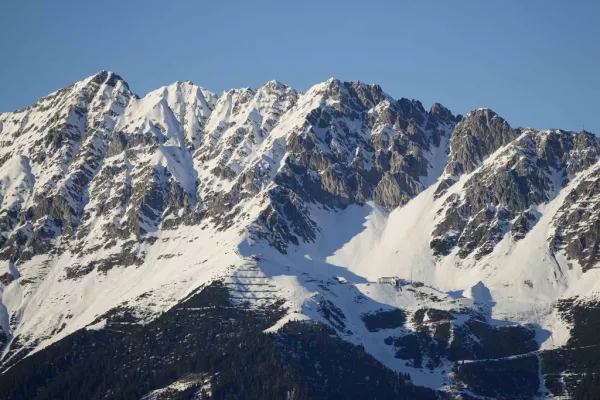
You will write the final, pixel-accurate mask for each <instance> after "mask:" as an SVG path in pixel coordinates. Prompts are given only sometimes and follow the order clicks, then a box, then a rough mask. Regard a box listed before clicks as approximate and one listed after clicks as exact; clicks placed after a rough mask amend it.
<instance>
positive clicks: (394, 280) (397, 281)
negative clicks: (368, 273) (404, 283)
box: [377, 276, 400, 286]
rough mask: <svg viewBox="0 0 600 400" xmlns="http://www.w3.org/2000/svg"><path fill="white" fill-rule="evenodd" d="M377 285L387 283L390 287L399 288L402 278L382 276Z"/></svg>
mask: <svg viewBox="0 0 600 400" xmlns="http://www.w3.org/2000/svg"><path fill="white" fill-rule="evenodd" d="M377 283H380V284H382V283H387V284H388V285H394V286H399V284H400V278H398V277H397V276H382V277H381V278H378V279H377Z"/></svg>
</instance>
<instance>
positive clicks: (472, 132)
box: [446, 108, 517, 176]
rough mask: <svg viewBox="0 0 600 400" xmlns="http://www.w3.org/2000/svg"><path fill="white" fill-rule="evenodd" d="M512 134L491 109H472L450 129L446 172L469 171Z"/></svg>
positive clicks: (513, 136)
mask: <svg viewBox="0 0 600 400" xmlns="http://www.w3.org/2000/svg"><path fill="white" fill-rule="evenodd" d="M516 137H517V133H516V132H515V131H513V130H512V129H511V127H510V125H509V124H508V122H506V121H505V120H504V119H502V118H501V117H500V116H498V115H497V114H496V113H495V112H493V111H492V110H489V109H485V108H482V109H478V110H476V111H473V112H472V113H470V114H469V115H467V116H466V117H464V118H463V119H462V121H461V122H460V123H459V124H458V125H457V126H456V128H455V130H454V132H452V139H451V141H450V148H451V149H452V151H451V153H450V157H449V159H448V165H447V166H446V172H447V173H448V174H450V175H454V176H458V175H461V174H464V173H467V174H468V173H471V172H473V171H474V170H475V169H476V168H477V167H478V166H479V164H481V162H482V161H483V160H484V159H485V158H486V157H487V156H489V155H490V154H492V153H493V152H494V151H496V150H497V149H499V148H500V147H502V146H505V145H507V144H508V143H510V142H512V141H513V140H514V139H515V138H516Z"/></svg>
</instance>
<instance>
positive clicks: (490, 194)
mask: <svg viewBox="0 0 600 400" xmlns="http://www.w3.org/2000/svg"><path fill="white" fill-rule="evenodd" d="M468 118H469V117H466V118H465V120H468ZM494 118H496V119H497V118H498V117H494ZM465 120H463V122H461V123H460V124H459V125H458V126H457V127H456V130H455V132H454V133H456V131H459V132H460V133H462V130H463V128H464V127H462V124H463V123H464V122H465ZM502 125H503V124H502ZM515 134H518V139H516V140H514V141H513V142H511V143H510V145H509V146H507V147H506V149H504V150H502V151H501V152H499V153H498V154H497V155H495V157H494V159H493V160H492V161H490V162H489V163H487V164H486V165H484V166H483V167H481V168H480V169H478V171H477V172H475V174H474V175H473V176H471V177H470V178H469V180H468V181H467V183H466V184H465V186H464V189H463V191H462V192H461V193H455V194H452V195H449V196H448V197H447V199H446V207H445V210H442V213H443V215H442V218H441V219H440V222H439V223H438V224H437V225H436V227H435V229H434V231H433V239H432V241H431V248H432V249H433V251H434V254H438V255H447V254H449V253H450V252H451V251H452V249H453V248H454V247H455V246H457V247H458V255H459V256H460V257H462V258H465V257H467V256H469V255H470V254H471V253H474V255H475V257H476V258H481V257H482V256H483V255H486V254H489V253H490V252H491V251H492V250H493V249H494V247H495V245H496V244H497V243H498V242H499V241H500V240H502V238H503V237H504V235H505V234H507V233H508V232H511V234H512V237H513V239H514V240H520V239H522V238H523V237H525V235H526V234H527V232H529V230H530V229H531V228H532V227H533V225H535V223H536V219H537V217H536V211H535V207H536V206H537V205H539V204H541V203H545V202H548V201H550V200H551V199H553V198H554V196H555V195H556V193H558V191H559V190H561V189H562V187H563V186H564V184H566V183H567V182H568V179H569V176H570V174H572V172H571V171H575V170H577V169H579V168H586V166H587V167H589V166H590V165H592V164H593V163H594V162H596V161H597V152H598V150H597V149H598V142H597V140H596V139H595V137H589V136H588V135H587V134H586V133H580V134H574V133H571V132H565V131H560V130H550V131H539V132H538V131H534V130H517V131H516V133H515ZM453 137H454V136H453ZM582 142H583V143H586V150H585V151H584V152H583V154H582V145H581V143H582ZM498 143H501V142H498ZM453 151H454V149H453ZM582 155H583V157H582ZM453 159H456V157H454V156H453V154H452V153H451V155H450V160H453ZM449 165H450V164H449ZM456 165H464V164H462V163H459V164H456ZM469 165H472V164H469ZM454 171H455V170H454ZM442 183H443V182H442ZM444 191H445V189H444ZM442 193H443V191H442ZM565 207H567V206H565Z"/></svg>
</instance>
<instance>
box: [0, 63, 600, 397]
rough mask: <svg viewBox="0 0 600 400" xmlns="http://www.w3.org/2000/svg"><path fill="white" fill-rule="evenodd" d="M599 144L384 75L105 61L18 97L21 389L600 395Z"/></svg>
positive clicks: (13, 253)
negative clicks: (206, 71) (171, 79)
mask: <svg viewBox="0 0 600 400" xmlns="http://www.w3.org/2000/svg"><path fill="white" fill-rule="evenodd" d="M599 158H600V140H599V139H598V137H597V136H595V135H594V134H593V133H590V132H587V131H581V132H571V131H566V130H561V129H550V130H536V129H533V128H523V127H519V128H515V127H512V126H511V125H510V124H509V123H508V122H507V121H506V120H504V119H503V118H502V117H501V116H499V115H498V114H496V113H495V112H493V111H492V110H490V109H485V108H482V109H477V110H474V111H472V112H471V113H469V114H468V115H464V116H462V115H454V114H453V113H452V112H451V111H450V110H448V109H447V108H445V107H444V106H442V105H441V104H438V103H435V104H433V105H432V106H431V107H430V108H429V109H426V108H425V107H424V106H423V104H422V103H421V102H419V101H417V100H409V99H405V98H402V99H399V100H397V99H394V98H392V97H391V96H389V95H387V94H386V93H385V92H384V91H383V89H382V88H381V87H380V86H378V85H373V84H365V83H362V82H342V81H339V80H337V79H330V80H328V81H325V82H322V83H319V84H316V85H315V86H313V87H312V88H310V89H309V90H308V91H307V92H306V93H302V92H299V91H296V90H294V89H293V88H291V87H289V86H286V85H284V84H282V83H280V82H277V81H270V82H267V83H266V84H264V85H263V86H262V87H260V88H258V89H250V88H242V89H232V90H229V91H226V92H223V93H222V94H220V95H217V94H215V93H212V92H210V91H208V90H206V89H204V88H202V87H200V86H197V85H195V84H193V83H192V82H189V81H188V82H176V83H174V84H172V85H169V86H165V87H162V88H159V89H157V90H155V91H152V92H150V93H148V94H147V95H145V96H144V97H142V98H140V97H139V96H137V95H136V94H135V93H133V92H132V91H131V90H130V88H129V86H128V84H127V83H126V82H125V81H124V80H123V79H122V78H121V77H120V76H118V75H117V74H115V73H113V72H110V71H101V72H99V73H98V74H96V75H94V76H91V77H89V78H87V79H85V80H83V81H80V82H77V83H75V84H73V85H71V86H69V87H67V88H64V89H61V90H58V91H57V92H54V93H52V94H50V95H48V96H46V97H44V98H42V99H40V100H39V101H37V102H36V103H35V104H33V105H31V106H29V107H27V108H25V109H21V110H17V111H14V112H9V113H2V114H0V293H1V302H0V349H2V352H1V353H0V354H1V358H0V397H2V398H11V399H33V398H36V399H44V398H48V399H52V398H65V399H66V398H74V399H81V398H127V399H129V398H132V399H133V398H137V399H142V398H143V399H183V398H223V399H233V398H287V399H304V398H402V399H404V398H406V399H412V398H415V399H421V398H432V399H435V398H440V399H446V398H462V399H481V398H498V399H520V398H522V399H533V398H537V399H545V398H573V399H595V398H598V396H600V339H599V338H598V336H597V334H596V332H597V331H596V329H597V326H599V327H600V322H599V321H600V300H599V296H598V293H599V290H600V275H599V274H600V272H599V269H598V267H599V266H600V160H599ZM596 275H599V276H596ZM382 278H385V279H382Z"/></svg>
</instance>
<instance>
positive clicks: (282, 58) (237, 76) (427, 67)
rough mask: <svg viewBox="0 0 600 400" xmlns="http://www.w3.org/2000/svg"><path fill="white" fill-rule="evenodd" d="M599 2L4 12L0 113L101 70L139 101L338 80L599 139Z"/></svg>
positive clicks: (75, 6)
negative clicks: (159, 91) (170, 91)
mask: <svg viewBox="0 0 600 400" xmlns="http://www.w3.org/2000/svg"><path fill="white" fill-rule="evenodd" d="M599 20H600V1H598V0H588V1H586V0H573V1H567V0H525V1H522V0H503V1H481V0H477V1H475V0H472V1H471V0H459V1H447V0H444V1H426V0H412V1H366V0H365V1H351V0H346V1H327V0H321V1H288V0H280V1H260V0H246V1H224V0H221V1H216V0H215V1H184V0H171V1H165V0H162V1H155V0H145V1H133V0H119V1H113V0H108V1H107V0H103V1H97V2H91V1H82V0H53V1H42V0H39V1H33V0H13V1H5V2H3V4H2V7H1V8H0V111H10V110H13V109H16V108H20V107H23V106H26V105H29V104H31V103H33V102H34V101H35V100H36V99H37V98H39V97H41V96H43V95H45V94H47V93H49V92H52V91H54V90H56V89H59V88H61V87H64V86H66V85H68V84H70V83H72V82H74V81H77V80H80V79H83V78H85V77H87V76H89V75H92V74H94V73H95V72H97V71H99V70H101V69H109V70H113V71H115V72H117V73H118V74H120V75H121V76H122V77H123V78H124V79H125V80H126V81H127V82H129V84H130V87H131V88H132V90H134V91H135V92H137V93H138V94H140V95H143V94H145V93H146V92H148V91H149V90H152V89H155V88H157V87H159V86H162V85H165V84H169V83H172V82H174V81H176V80H192V81H194V82H195V83H197V84H199V85H202V86H204V87H206V88H207V89H209V90H212V91H215V92H221V91H222V90H225V89H229V88H235V87H243V86H250V87H257V86H260V85H261V84H262V83H264V82H266V81H268V80H271V79H277V80H280V81H282V82H284V83H287V84H289V85H291V86H293V87H295V88H297V89H299V90H306V89H308V88H309V87H310V86H312V85H313V84H315V83H317V82H320V81H323V80H326V79H328V78H330V77H332V76H333V77H336V78H339V79H342V80H361V81H364V82H368V83H378V84H380V85H381V86H382V87H383V89H384V90H385V91H386V92H387V93H389V94H390V95H392V96H393V97H396V98H399V97H409V98H416V99H419V100H421V101H422V102H423V103H424V105H425V106H426V107H429V105H430V104H431V103H433V102H436V101H437V102H441V103H442V104H444V105H445V106H447V107H448V108H450V109H451V110H452V111H453V112H454V113H463V114H464V113H467V112H469V111H470V110H472V109H474V108H478V107H490V108H492V109H494V110H495V111H496V112H498V113H499V114H500V115H502V116H504V117H505V118H506V119H507V120H508V121H509V123H511V125H513V126H533V127H536V128H549V127H557V128H565V129H572V130H580V129H581V128H582V127H584V126H585V128H586V129H588V130H591V131H593V132H595V133H597V134H600V77H599V72H600V22H599Z"/></svg>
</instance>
